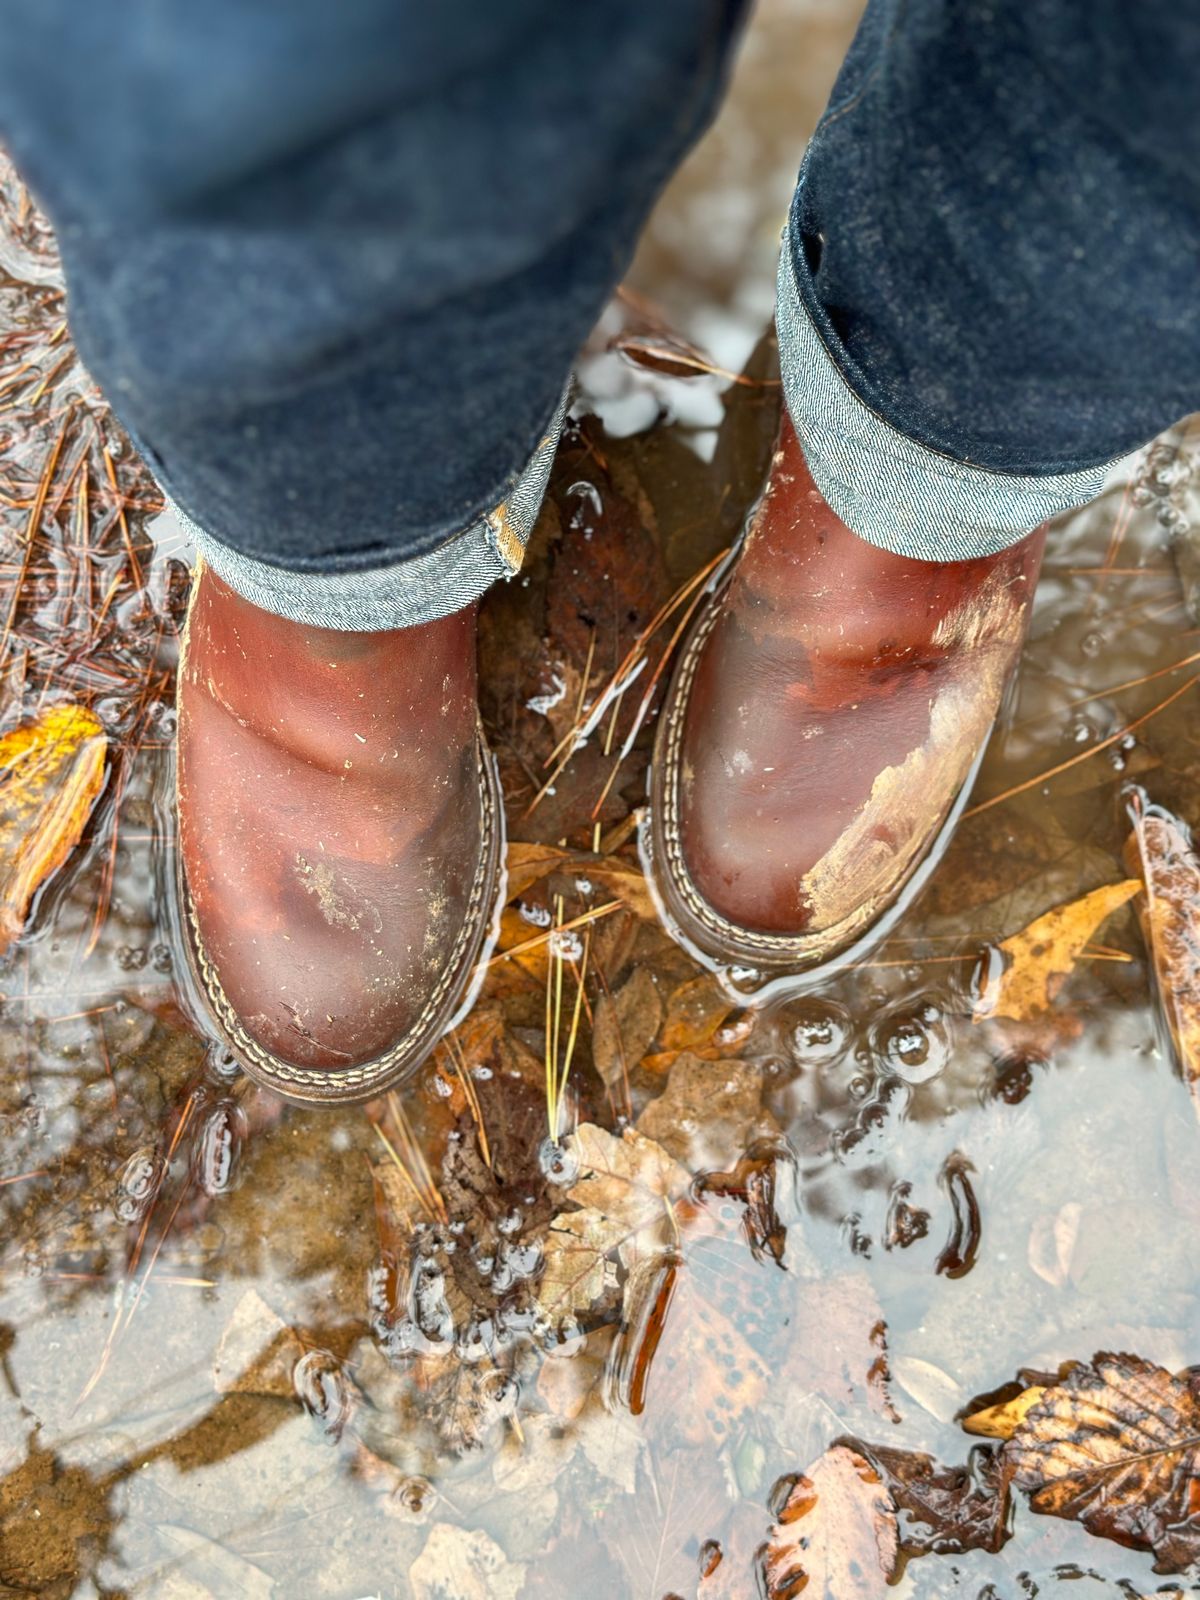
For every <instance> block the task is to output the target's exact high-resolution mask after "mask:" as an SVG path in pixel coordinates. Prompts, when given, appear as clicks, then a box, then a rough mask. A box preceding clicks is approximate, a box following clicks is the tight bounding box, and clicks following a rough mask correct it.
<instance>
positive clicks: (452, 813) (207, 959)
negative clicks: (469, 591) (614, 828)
mask: <svg viewBox="0 0 1200 1600" xmlns="http://www.w3.org/2000/svg"><path fill="white" fill-rule="evenodd" d="M178 772H179V781H178V798H179V859H180V889H181V901H182V905H183V911H184V920H185V923H186V926H187V932H188V937H189V941H190V946H191V955H192V957H193V968H194V975H195V977H196V980H197V982H198V984H199V987H200V989H201V992H202V994H203V996H204V998H205V999H206V1001H207V1003H208V1006H209V1008H210V1010H211V1011H212V1013H213V1015H214V1017H215V1018H216V1020H217V1022H218V1023H219V1025H220V1029H221V1031H222V1033H223V1034H224V1035H225V1038H226V1041H227V1043H228V1044H229V1045H230V1047H231V1049H232V1050H233V1052H234V1054H235V1056H236V1057H237V1058H238V1060H239V1061H240V1062H241V1064H242V1065H243V1066H244V1068H245V1070H246V1071H247V1072H248V1073H249V1074H250V1076H251V1077H253V1078H256V1079H258V1081H259V1082H261V1083H263V1084H266V1085H267V1087H268V1088H271V1089H273V1090H275V1091H276V1092H277V1093H279V1094H281V1095H284V1096H286V1097H287V1098H288V1099H289V1100H296V1101H300V1102H302V1103H306V1104H315V1103H322V1102H332V1101H338V1102H344V1101H352V1100H364V1099H367V1098H369V1097H370V1096H372V1095H376V1094H379V1093H381V1092H382V1091H383V1090H384V1089H387V1088H388V1087H389V1086H391V1085H393V1084H395V1083H397V1082H398V1081H399V1080H400V1079H402V1078H404V1077H406V1076H407V1075H408V1074H409V1073H411V1072H412V1071H413V1070H414V1069H415V1068H416V1067H417V1065H418V1064H419V1063H420V1062H421V1061H422V1060H423V1059H424V1058H425V1056H426V1055H427V1054H428V1053H429V1051H430V1050H431V1049H432V1048H433V1046H434V1045H435V1044H436V1042H437V1041H438V1039H439V1038H440V1037H441V1036H442V1034H443V1033H444V1032H445V1031H446V1028H447V1027H448V1026H449V1024H450V1023H451V1021H452V1020H453V1017H454V1015H455V1013H456V1012H457V1011H458V1009H459V1008H460V1006H461V1005H462V1003H463V1001H464V998H465V996H466V995H467V991H468V989H469V988H470V986H471V979H472V974H473V972H474V971H475V968H476V962H477V958H478V956H479V952H480V947H481V946H482V944H483V941H484V938H485V936H486V934H487V931H488V928H489V925H490V921H491V918H492V914H493V911H494V907H495V903H496V899H497V890H498V885H499V876H500V863H501V859H502V849H501V842H502V839H501V836H502V829H503V813H502V811H501V806H500V799H499V793H498V789H497V785H496V778H495V769H494V766H493V763H492V759H491V756H490V755H489V753H488V750H487V746H486V743H485V740H484V736H483V732H482V730H481V728H480V726H479V719H478V713H477V710H476V699H475V608H474V607H473V606H472V607H470V608H469V609H467V610H465V611H461V612H458V613H456V614H455V615H453V616H450V617H446V618H444V619H443V620H441V621H438V622H432V623H429V624H427V625H425V626H422V627H415V628H405V629H399V630H396V631H391V632H386V633H361V634H359V633H340V632H334V631H332V630H329V629H325V628H310V627H305V626H302V625H300V624H298V623H294V622H286V621H283V620H281V619H280V618H278V617H275V616H271V615H269V614H268V613H266V612H263V611H260V610H258V609H257V607H255V606H252V605H250V604H249V602H247V601H245V600H243V599H241V598H240V597H239V596H238V595H236V594H235V593H234V592H233V591H232V590H231V589H229V588H227V587H226V585H225V584H224V583H222V582H221V580H220V579H219V578H218V577H216V576H215V574H213V573H212V572H211V571H208V570H203V571H202V572H201V574H200V575H199V576H198V578H197V579H196V583H195V587H194V590H193V595H192V601H191V609H190V611H189V614H188V623H187V628H186V632H185V641H184V648H183V658H182V661H181V663H180V670H179V768H178Z"/></svg>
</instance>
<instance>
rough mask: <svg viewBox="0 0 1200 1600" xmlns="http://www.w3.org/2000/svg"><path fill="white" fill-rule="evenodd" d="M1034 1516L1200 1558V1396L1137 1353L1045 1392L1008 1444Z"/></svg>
mask: <svg viewBox="0 0 1200 1600" xmlns="http://www.w3.org/2000/svg"><path fill="white" fill-rule="evenodd" d="M1005 1451H1006V1454H1007V1459H1008V1461H1009V1463H1010V1464H1011V1466H1012V1469H1013V1481H1014V1482H1015V1483H1016V1485H1017V1486H1018V1487H1019V1488H1021V1489H1024V1490H1025V1492H1026V1493H1027V1494H1028V1495H1029V1503H1030V1505H1031V1506H1032V1507H1033V1509H1034V1510H1035V1511H1040V1512H1044V1513H1046V1514H1047V1515H1049V1516H1055V1517H1069V1518H1074V1519H1075V1520H1076V1521H1078V1522H1081V1523H1082V1524H1083V1526H1084V1527H1085V1528H1087V1530H1088V1531H1089V1532H1090V1533H1094V1534H1098V1535H1100V1536H1101V1537H1102V1538H1106V1539H1115V1540H1116V1541H1117V1542H1118V1543H1120V1544H1127V1545H1133V1546H1134V1547H1135V1548H1137V1549H1143V1550H1153V1551H1154V1552H1155V1554H1156V1555H1157V1556H1158V1558H1159V1561H1158V1570H1159V1571H1170V1572H1177V1571H1181V1570H1183V1568H1184V1567H1185V1566H1187V1565H1188V1564H1189V1563H1190V1562H1191V1561H1193V1560H1195V1559H1196V1558H1197V1557H1198V1556H1200V1394H1197V1391H1196V1388H1195V1387H1194V1385H1193V1383H1191V1382H1189V1381H1188V1380H1187V1378H1186V1377H1174V1376H1172V1374H1171V1373H1169V1372H1167V1371H1166V1369H1165V1368H1163V1367H1158V1366H1155V1365H1154V1364H1153V1363H1152V1362H1149V1361H1143V1360H1142V1359H1141V1358H1140V1357H1139V1356H1133V1355H1110V1354H1101V1355H1097V1356H1094V1357H1093V1358H1092V1360H1091V1361H1090V1362H1083V1363H1081V1364H1080V1365H1079V1366H1077V1367H1074V1368H1073V1369H1072V1370H1071V1371H1070V1372H1069V1373H1068V1374H1067V1376H1066V1377H1065V1378H1064V1379H1063V1380H1062V1382H1061V1383H1058V1384H1055V1385H1053V1386H1052V1387H1050V1388H1048V1389H1047V1390H1046V1392H1045V1393H1044V1394H1043V1395H1042V1396H1041V1398H1040V1399H1039V1401H1038V1403H1037V1404H1036V1405H1034V1406H1032V1407H1031V1408H1030V1409H1029V1410H1028V1411H1027V1413H1026V1415H1025V1417H1024V1418H1023V1420H1022V1421H1021V1422H1020V1423H1019V1425H1018V1427H1017V1429H1016V1431H1015V1433H1014V1434H1013V1437H1012V1439H1011V1440H1010V1441H1009V1442H1008V1444H1007V1445H1006V1446H1005Z"/></svg>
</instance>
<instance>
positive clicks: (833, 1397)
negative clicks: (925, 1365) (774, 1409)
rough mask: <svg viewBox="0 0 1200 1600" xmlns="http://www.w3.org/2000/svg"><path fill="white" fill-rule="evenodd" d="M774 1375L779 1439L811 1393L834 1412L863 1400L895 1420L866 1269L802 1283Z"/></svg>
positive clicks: (882, 1328)
mask: <svg viewBox="0 0 1200 1600" xmlns="http://www.w3.org/2000/svg"><path fill="white" fill-rule="evenodd" d="M778 1374H779V1379H780V1381H779V1383H778V1384H776V1385H775V1386H774V1391H773V1395H772V1398H773V1400H774V1402H775V1403H776V1404H777V1405H778V1406H779V1407H780V1410H781V1413H782V1415H781V1420H780V1424H779V1433H780V1436H781V1438H783V1439H786V1438H787V1437H788V1436H789V1435H790V1434H792V1433H793V1432H795V1430H796V1420H795V1413H796V1411H797V1409H798V1408H799V1406H800V1405H802V1404H803V1402H804V1401H805V1400H806V1399H807V1398H808V1397H811V1396H818V1397H820V1398H821V1399H822V1400H824V1401H827V1402H829V1403H830V1404H831V1405H833V1406H834V1407H835V1408H837V1409H838V1410H839V1411H844V1410H845V1409H846V1408H848V1407H850V1406H864V1405H865V1406H869V1407H870V1409H871V1410H872V1411H874V1412H876V1413H878V1415H880V1416H882V1417H886V1418H887V1419H888V1421H890V1422H896V1421H898V1420H899V1419H898V1416H897V1413H896V1410H895V1407H894V1405H893V1404H892V1399H891V1394H890V1379H891V1370H890V1363H889V1358H888V1349H887V1325H886V1323H885V1322H884V1320H883V1312H882V1311H881V1309H880V1305H879V1299H878V1296H877V1295H876V1293H875V1289H874V1286H873V1285H872V1283H871V1280H870V1279H869V1278H868V1277H867V1275H866V1273H865V1272H844V1273H840V1274H839V1275H838V1276H837V1277H832V1278H815V1279H812V1280H811V1281H808V1282H806V1283H805V1284H804V1289H803V1293H802V1294H800V1295H799V1296H798V1297H797V1300H796V1309H795V1314H794V1317H793V1320H792V1323H791V1325H790V1327H789V1330H788V1340H787V1345H786V1349H785V1352H784V1355H783V1358H782V1361H781V1363H780V1366H779V1368H778Z"/></svg>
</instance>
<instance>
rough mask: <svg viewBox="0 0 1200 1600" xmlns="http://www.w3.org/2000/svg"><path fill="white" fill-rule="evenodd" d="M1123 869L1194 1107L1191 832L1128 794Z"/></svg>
mask: <svg viewBox="0 0 1200 1600" xmlns="http://www.w3.org/2000/svg"><path fill="white" fill-rule="evenodd" d="M1130 810H1131V813H1132V816H1133V833H1132V834H1131V835H1130V837H1129V841H1128V843H1127V845H1126V847H1125V863H1126V865H1127V866H1128V867H1129V869H1130V870H1131V871H1135V872H1140V873H1141V874H1142V877H1143V879H1144V880H1145V884H1146V893H1145V895H1143V896H1142V898H1141V899H1140V900H1139V901H1138V905H1137V910H1138V920H1139V921H1140V923H1141V927H1142V934H1143V937H1144V938H1145V941H1146V944H1147V945H1148V947H1149V950H1150V955H1151V958H1152V960H1153V962H1154V975H1155V979H1156V980H1157V985H1158V995H1159V1001H1160V1003H1161V1005H1162V1010H1163V1015H1164V1016H1165V1018H1166V1021H1167V1027H1168V1028H1169V1030H1170V1034H1171V1039H1172V1041H1173V1043H1174V1045H1175V1049H1176V1052H1177V1054H1178V1056H1179V1063H1180V1066H1181V1067H1182V1068H1183V1076H1184V1079H1185V1081H1186V1082H1187V1084H1188V1085H1189V1087H1190V1088H1191V1091H1192V1094H1193V1096H1194V1097H1196V1099H1197V1105H1198V1107H1200V855H1198V854H1197V852H1196V846H1195V842H1194V841H1193V839H1192V834H1191V830H1190V829H1189V828H1188V827H1187V825H1186V824H1185V823H1183V822H1181V821H1180V820H1179V818H1178V817H1173V816H1172V815H1171V813H1170V812H1169V811H1165V810H1163V808H1162V807H1161V806H1154V805H1150V804H1149V803H1148V802H1147V800H1146V798H1145V796H1144V795H1143V794H1142V793H1141V792H1140V791H1136V790H1135V791H1134V793H1133V796H1132V804H1131V806H1130Z"/></svg>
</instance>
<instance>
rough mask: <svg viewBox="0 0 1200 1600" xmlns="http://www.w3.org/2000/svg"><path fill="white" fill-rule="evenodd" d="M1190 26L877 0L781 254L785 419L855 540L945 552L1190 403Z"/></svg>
mask: <svg viewBox="0 0 1200 1600" xmlns="http://www.w3.org/2000/svg"><path fill="white" fill-rule="evenodd" d="M1198 85H1200V18H1198V17H1197V15H1196V14H1195V12H1194V11H1193V10H1191V9H1190V8H1188V7H1187V6H1180V5H1179V4H1178V3H1177V0H1137V3H1136V4H1132V5H1131V4H1128V3H1127V0H870V3H869V5H868V8H867V12H866V15H865V17H864V19H863V22H862V25H861V27H860V30H859V33H858V36H857V38H856V40H855V43H854V45H853V47H852V49H851V51H850V54H849V56H848V57H847V60H846V63H845V65H844V67H843V69H842V72H841V75H840V77H839V79H838V82H837V85H836V87H835V89H834V92H833V95H832V98H831V100H830V104H829V108H828V110H827V111H826V113H825V115H824V117H823V119H822V121H821V124H820V126H819V127H818V130H817V132H816V135H815V136H814V138H813V141H812V143H811V146H810V148H809V151H808V154H807V156H806V159H805V162H804V166H803V168H802V170H801V174H800V180H799V183H798V185H797V189H796V193H795V198H794V201H793V204H792V207H791V213H790V218H789V223H788V229H787V233H786V236H785V241H784V249H783V253H782V259H781V263H780V278H779V314H778V320H779V330H780V342H781V351H782V355H783V364H784V381H785V392H786V394H787V399H788V406H789V411H790V412H791V415H792V417H793V420H794V421H795V423H796V427H797V431H798V432H799V434H800V436H801V439H802V440H803V442H804V446H805V451H806V454H807V455H808V458H809V464H810V466H811V468H812V471H813V475H814V477H815V479H816V481H817V483H818V485H819V486H820V488H821V490H822V492H823V493H824V494H825V495H826V497H827V498H828V499H829V501H830V503H831V504H832V505H833V507H834V509H835V510H836V511H837V512H838V514H839V515H840V516H841V517H842V518H843V520H844V521H846V522H847V523H849V525H850V526H851V527H853V528H854V529H855V530H856V531H857V532H858V533H860V534H862V535H864V537H866V538H868V539H870V540H872V541H873V542H875V543H877V544H880V545H883V546H885V547H886V548H888V549H892V550H894V551H896V552H897V553H900V554H907V555H914V556H926V557H938V558H941V557H945V558H957V557H966V556H972V555H983V554H988V553H991V552H992V551H994V550H997V549H1000V548H1002V547H1004V546H1005V545H1007V544H1009V543H1012V542H1014V541H1015V540H1016V539H1017V538H1019V537H1020V536H1021V534H1022V533H1023V532H1025V531H1027V530H1028V529H1029V528H1031V527H1033V526H1035V525H1036V524H1037V523H1038V522H1040V521H1042V520H1044V519H1045V518H1046V517H1048V516H1051V515H1053V514H1055V513H1056V512H1058V511H1062V510H1066V509H1068V508H1069V507H1071V506H1073V505H1078V504H1081V503H1083V502H1084V501H1086V500H1088V499H1090V498H1092V497H1093V496H1094V495H1095V494H1097V493H1098V492H1099V490H1100V488H1101V486H1102V483H1103V481H1104V478H1105V475H1106V472H1107V471H1108V470H1109V468H1110V467H1112V466H1113V465H1114V463H1115V462H1117V461H1119V460H1120V458H1122V457H1124V456H1125V455H1126V454H1127V453H1129V452H1131V451H1132V450H1134V449H1135V448H1137V447H1138V446H1140V445H1143V444H1145V443H1146V441H1147V440H1149V439H1150V438H1152V437H1153V435H1154V434H1156V433H1158V432H1159V431H1161V430H1162V429H1163V428H1165V427H1167V426H1169V425H1170V424H1171V423H1173V422H1176V421H1177V420H1178V419H1179V418H1180V417H1181V416H1183V415H1185V414H1186V413H1188V412H1190V411H1192V410H1195V409H1196V408H1197V406H1200V110H1198V107H1200V91H1198V88H1197V86H1198Z"/></svg>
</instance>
